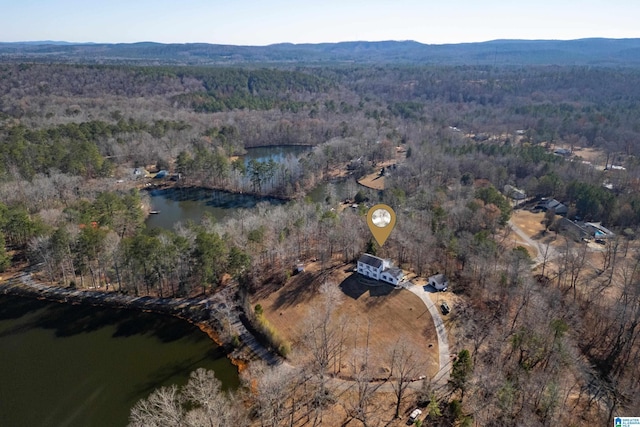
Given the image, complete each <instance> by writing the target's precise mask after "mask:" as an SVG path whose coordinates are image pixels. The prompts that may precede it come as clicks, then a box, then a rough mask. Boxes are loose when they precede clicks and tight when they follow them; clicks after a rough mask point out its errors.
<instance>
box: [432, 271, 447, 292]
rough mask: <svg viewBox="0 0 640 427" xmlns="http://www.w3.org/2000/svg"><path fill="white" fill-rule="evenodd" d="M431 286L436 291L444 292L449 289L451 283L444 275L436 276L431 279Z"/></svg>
mask: <svg viewBox="0 0 640 427" xmlns="http://www.w3.org/2000/svg"><path fill="white" fill-rule="evenodd" d="M429 284H430V285H431V286H433V288H434V289H435V290H436V291H443V292H444V291H446V290H447V288H448V287H449V281H448V280H447V277H446V276H445V275H444V274H442V273H438V274H434V275H433V276H431V277H429Z"/></svg>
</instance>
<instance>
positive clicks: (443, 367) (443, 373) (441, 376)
mask: <svg viewBox="0 0 640 427" xmlns="http://www.w3.org/2000/svg"><path fill="white" fill-rule="evenodd" d="M426 288H428V286H419V285H414V284H409V286H407V289H408V290H409V292H412V293H414V294H416V295H417V296H418V298H420V299H421V300H422V302H424V305H426V306H427V309H428V310H429V313H430V314H431V317H432V318H433V324H434V325H435V326H436V333H437V335H438V353H439V359H440V360H439V365H440V369H439V370H438V373H437V374H436V376H435V378H434V379H433V381H434V383H436V384H438V385H445V384H446V383H447V381H448V380H449V370H450V369H451V363H450V361H449V359H450V357H449V338H448V336H447V330H446V328H445V326H444V322H443V320H442V317H441V316H440V312H439V311H438V307H436V305H435V304H434V303H433V301H431V297H430V292H429V291H427V290H426Z"/></svg>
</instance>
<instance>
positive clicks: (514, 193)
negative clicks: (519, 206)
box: [504, 184, 527, 200]
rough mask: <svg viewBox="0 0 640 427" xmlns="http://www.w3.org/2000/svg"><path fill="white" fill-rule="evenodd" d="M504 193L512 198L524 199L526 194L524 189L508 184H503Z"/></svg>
mask: <svg viewBox="0 0 640 427" xmlns="http://www.w3.org/2000/svg"><path fill="white" fill-rule="evenodd" d="M504 195H505V196H507V197H510V198H512V199H513V200H524V199H526V198H527V194H526V193H525V192H524V190H520V189H519V188H516V187H514V186H512V185H509V184H507V185H505V186H504Z"/></svg>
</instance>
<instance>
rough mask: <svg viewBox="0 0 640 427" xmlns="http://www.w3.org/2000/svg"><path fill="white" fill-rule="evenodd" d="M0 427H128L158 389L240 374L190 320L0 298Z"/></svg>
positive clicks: (231, 382)
mask: <svg viewBox="0 0 640 427" xmlns="http://www.w3.org/2000/svg"><path fill="white" fill-rule="evenodd" d="M0 346H1V347H0V379H1V381H0V426H29V427H35V426H43V427H44V426H47V427H48V426H69V427H73V426H78V427H85V426H96V427H101V426H105V427H107V426H109V427H117V426H126V425H127V423H128V416H129V411H130V408H131V407H132V406H133V405H134V404H135V403H136V402H137V401H138V400H139V399H140V398H142V397H146V396H148V395H149V393H151V392H152V391H153V390H154V389H156V388H157V387H160V386H162V385H170V384H184V383H186V381H187V379H188V376H189V373H190V372H191V371H193V370H195V369H197V368H200V367H202V368H207V369H213V370H214V371H215V372H216V376H217V377H218V378H219V379H220V380H221V381H222V382H223V384H224V385H225V387H232V388H235V387H237V386H238V381H239V380H238V371H237V369H236V367H235V366H233V365H232V364H231V362H230V361H229V360H228V359H227V357H226V356H225V354H224V353H223V351H222V349H221V348H220V347H218V346H217V345H216V344H215V343H213V342H212V341H211V339H210V338H209V337H208V336H207V335H206V334H205V333H203V332H202V331H200V330H199V329H198V328H197V327H195V326H193V325H191V324H189V323H188V322H185V321H182V320H179V319H176V318H173V317H169V316H162V315H157V314H151V313H140V312H137V311H132V310H121V309H110V308H102V307H93V306H85V305H80V306H74V305H63V304H58V303H50V302H45V301H38V300H32V299H26V298H19V297H10V296H4V295H2V296H0Z"/></svg>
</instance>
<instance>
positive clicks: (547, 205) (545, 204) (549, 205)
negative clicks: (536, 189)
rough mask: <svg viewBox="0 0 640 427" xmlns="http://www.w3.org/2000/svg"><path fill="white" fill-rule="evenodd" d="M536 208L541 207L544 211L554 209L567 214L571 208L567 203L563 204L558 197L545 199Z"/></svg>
mask: <svg viewBox="0 0 640 427" xmlns="http://www.w3.org/2000/svg"><path fill="white" fill-rule="evenodd" d="M534 209H539V210H541V211H544V212H546V211H548V210H551V209H553V211H554V212H555V213H556V214H558V215H566V214H567V212H568V210H569V209H568V208H567V207H566V206H565V205H563V204H562V203H560V202H559V201H557V200H556V199H547V200H543V201H541V202H540V203H538V204H537V205H536V207H535V208H534Z"/></svg>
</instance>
